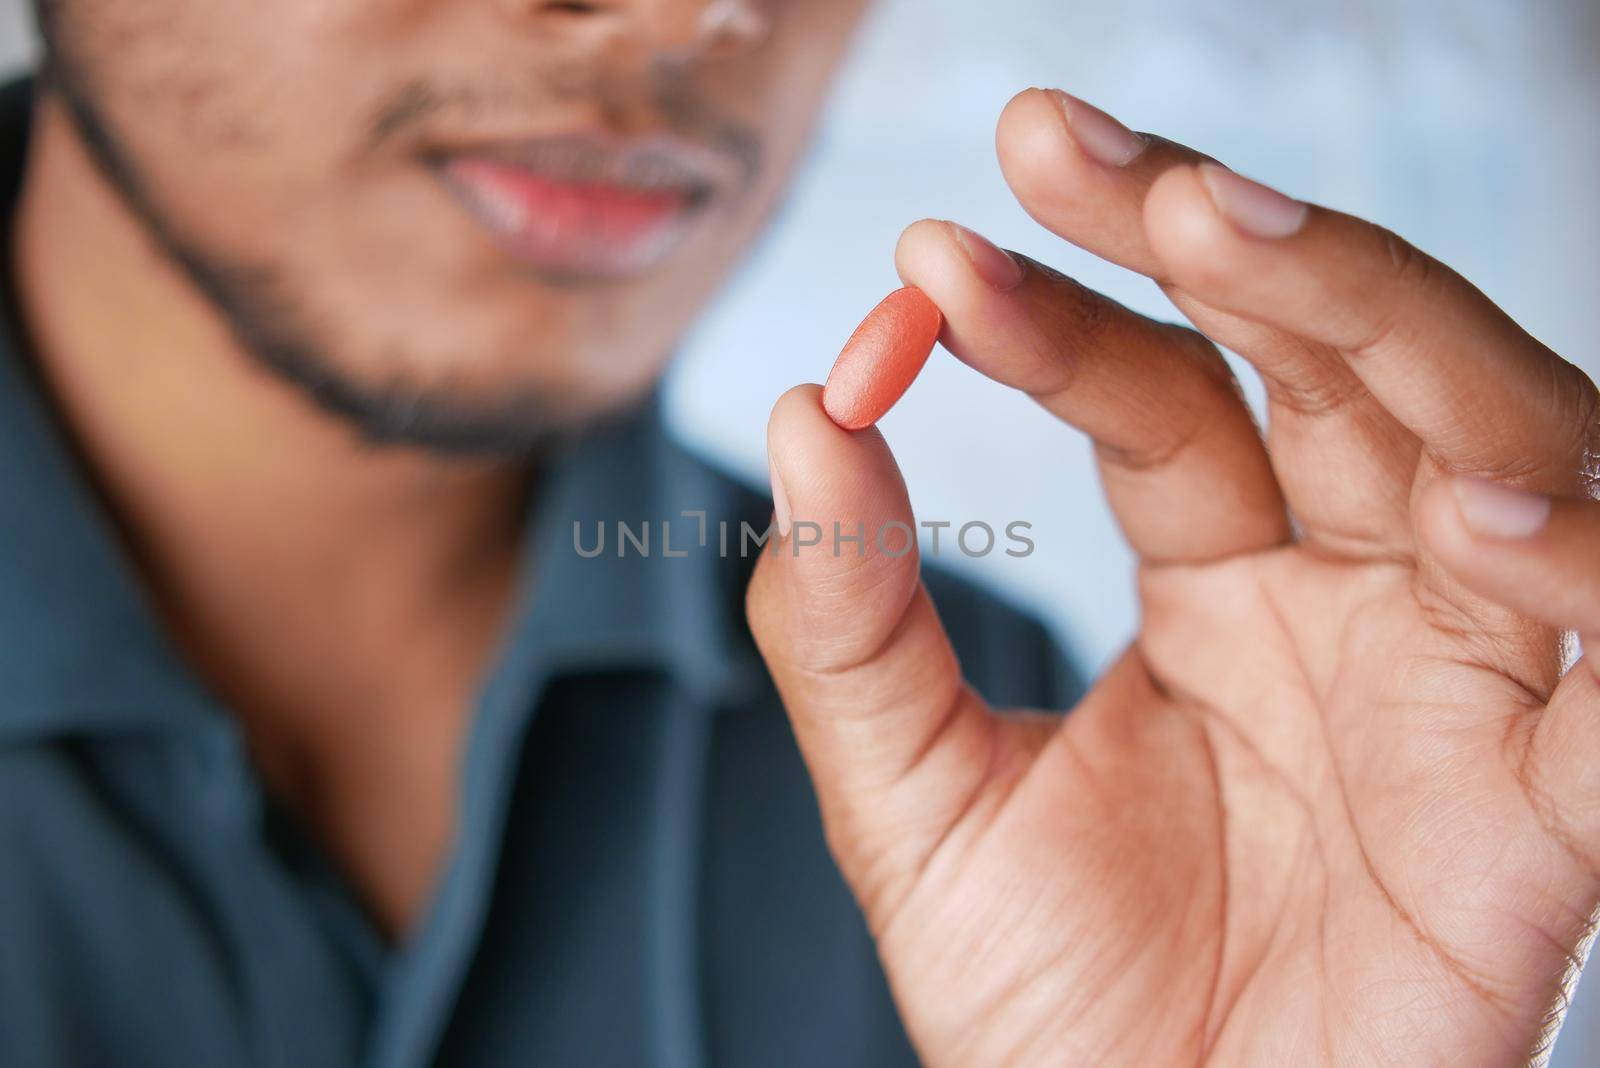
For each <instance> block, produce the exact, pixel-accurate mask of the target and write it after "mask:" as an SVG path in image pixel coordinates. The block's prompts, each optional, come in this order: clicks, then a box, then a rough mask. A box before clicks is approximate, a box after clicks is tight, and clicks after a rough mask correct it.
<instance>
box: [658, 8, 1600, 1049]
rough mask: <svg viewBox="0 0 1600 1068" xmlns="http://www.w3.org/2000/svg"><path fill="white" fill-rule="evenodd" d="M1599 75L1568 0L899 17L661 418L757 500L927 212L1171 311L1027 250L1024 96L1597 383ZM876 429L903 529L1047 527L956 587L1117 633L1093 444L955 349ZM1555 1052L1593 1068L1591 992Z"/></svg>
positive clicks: (1116, 583)
mask: <svg viewBox="0 0 1600 1068" xmlns="http://www.w3.org/2000/svg"><path fill="white" fill-rule="evenodd" d="M796 2H804V0H796ZM1597 56H1600V4H1595V3H1585V2H1584V0H1492V2H1491V0H1444V2H1438V3H1422V2H1405V0H1400V2H1396V0H1388V2H1385V0H1364V2H1357V3H1345V4H1329V3H1326V2H1309V0H1274V2H1272V3H1270V4H1268V3H1243V2H1226V3H1216V2H1212V3H1195V2H1192V0H1190V2H1185V0H1138V2H1128V0H1118V2H1115V3H1098V4H1094V3H1076V2H1072V0H982V2H978V0H886V2H885V3H883V4H882V5H881V6H880V8H879V10H878V12H877V15H876V17H875V18H874V20H873V22H872V24H871V25H870V26H869V28H868V32H867V33H866V35H865V36H864V37H863V38H862V40H861V42H860V46H859V48H858V49H857V51H856V54H855V55H854V57H853V60H852V62H851V64H850V66H849V68H848V70H847V72H846V76H845V79H844V82H843V83H842V85H841V86H840V90H839V93H838V95H837V98H836V102H835V106H834V108H833V109H832V111H831V113H830V115H829V117H828V120H827V122H826V123H825V125H824V128H823V130H822V131H821V138H820V141H819V143H818V148H817V151H816V153H815V154H814V157H813V159H812V160H811V163H810V165H809V167H808V168H807V170H806V171H805V173H804V174H803V175H802V177H801V180H800V183H799V185H798V187H797V188H796V190H795V196H794V197H793V199H792V201H791V203H790V206H789V207H788V209H787V210H786V211H785V213H784V214H783V215H782V216H781V218H780V219H779V220H778V225H777V228H776V230H775V231H774V233H773V234H772V236H771V238H770V239H769V240H768V241H767V242H766V243H765V244H764V245H763V247H762V248H761V249H760V250H759V251H758V254H757V255H756V257H755V259H754V260H753V261H752V263H751V265H750V267H749V269H748V270H747V271H745V272H744V274H743V275H742V276H741V278H740V279H739V281H738V283H737V284H736V285H735V286H734V288H733V289H732V290H731V291H730V292H729V293H728V294H727V296H726V298H725V299H724V300H723V301H722V302H721V303H720V305H719V306H718V307H716V308H715V309H714V310H713V312H712V314H711V315H709V316H708V317H707V318H706V319H705V320H704V322H703V323H702V325H701V327H700V328H699V329H698V330H697V331H696V333H695V334H694V336H693V337H692V339H691V341H690V344H689V345H688V346H687V348H686V351H685V354H684V358H683V359H682V360H681V361H680V363H679V365H678V366H677V368H676V373H675V375H674V377H673V380H672V385H673V391H672V394H671V397H672V400H673V405H674V407H673V412H674V415H675V418H676V422H677V425H678V426H679V428H680V430H681V432H682V433H683V435H684V436H685V437H687V438H689V439H691V440H692V441H694V442H697V443H698V444H700V445H701V446H702V447H703V448H704V449H705V450H707V451H709V452H710V453H712V454H713V455H715V456H716V457H718V458H720V459H722V460H723V461H724V462H726V463H729V464H731V465H733V466H734V467H735V468H736V469H737V470H739V471H740V472H741V473H743V474H744V475H746V476H747V477H748V478H749V479H750V480H751V481H752V482H758V483H759V482H763V481H764V480H765V477H766V460H765V453H764V428H765V425H766V420H767V414H768V412H769V410H770V409H771V406H772V402H773V401H774V400H775V399H776V398H777V396H778V395H779V394H780V393H782V392H783V390H785V389H787V388H788V387H789V386H792V385H794V384H795V383H797V382H802V381H821V380H822V378H823V377H824V376H826V374H827V371H828V368H829V366H830V365H831V364H832V361H833V357H834V356H835V355H836V354H837V353H838V349H839V345H840V344H841V343H842V342H843V341H844V339H845V338H846V337H848V336H849V333H850V331H851V329H852V328H853V327H854V326H855V324H856V323H857V321H859V319H860V318H861V316H862V315H863V314H865V312H866V310H867V309H868V308H869V307H870V306H871V305H872V303H873V302H874V301H875V300H877V299H878V298H879V297H881V296H882V295H883V294H884V293H885V292H887V291H888V289H889V288H891V287H893V286H894V285H896V284H897V282H896V278H895V274H894V266H893V257H892V254H893V250H894V243H895V239H896V237H897V236H898V235H899V233H900V231H901V229H902V228H904V227H905V225H906V224H908V223H910V222H912V221H914V220H915V219H918V218H920V217H923V216H935V217H940V218H954V219H956V220H959V221H961V222H963V223H966V224H967V225H970V226H972V227H974V228H975V229H977V230H979V231H980V232H982V233H985V234H987V235H989V236H990V237H992V238H994V239H996V240H998V241H1000V242H1001V243H1002V244H1005V245H1008V246H1009V247H1012V248H1016V249H1019V250H1021V251H1023V252H1026V253H1028V254H1029V255H1032V256H1036V257H1038V258H1040V259H1042V260H1044V261H1046V262H1049V263H1052V264H1054V265H1055V266H1057V267H1060V268H1061V269H1063V270H1065V271H1067V272H1068V273H1071V274H1073V275H1075V276H1076V277H1078V278H1079V279H1081V280H1082V281H1084V282H1085V283H1087V284H1089V285H1092V286H1094V287H1096V288H1099V289H1101V290H1103V291H1104V292H1106V293H1109V294H1110V295H1111V296H1113V297H1115V298H1116V299H1118V300H1120V301H1122V302H1123V303H1125V304H1128V305H1130V306H1132V307H1134V308H1136V309H1138V310H1140V311H1143V312H1146V313H1149V314H1153V315H1159V316H1162V317H1165V318H1173V317H1175V313H1174V312H1173V310H1172V309H1171V308H1170V306H1169V305H1168V304H1167V303H1166V300H1165V298H1163V297H1162V296H1161V295H1160V294H1159V293H1158V292H1157V291H1156V289H1155V287H1154V286H1153V285H1152V284H1151V283H1149V282H1147V281H1144V280H1142V279H1139V278H1136V277H1134V276H1131V275H1129V274H1127V273H1126V272H1123V271H1121V270H1119V269H1117V268H1113V267H1110V266H1108V265H1106V264H1104V263H1101V262H1099V261H1097V260H1095V259H1093V258H1092V257H1090V256H1088V255H1087V254H1085V253H1082V252H1080V251H1078V250H1077V249H1074V248H1071V247H1070V246H1067V245H1066V244H1065V243H1064V242H1061V241H1060V240H1058V239H1056V238H1054V237H1052V236H1051V235H1049V234H1047V233H1044V232H1042V231H1041V230H1040V229H1039V228H1038V227H1037V226H1036V225H1035V224H1034V223H1033V222H1032V221H1031V220H1029V219H1028V218H1027V217H1026V216H1025V215H1024V214H1023V212H1022V210H1021V209H1020V208H1018V207H1017V206H1016V204H1015V202H1014V201H1013V200H1012V199H1011V197H1010V195H1009V194H1008V192H1007V191H1006V188H1005V185H1004V183H1003V182H1002V181H1001V178H1000V174H999V168H998V166H997V165H996V163H995V160H994V152H993V130H994V121H995V118H996V117H997V116H998V114H999V112H1000V109H1001V107H1002V106H1003V105H1004V104H1005V102H1006V101H1007V100H1008V99H1009V98H1010V97H1011V95H1012V94H1013V93H1015V92H1016V91H1017V90H1019V89H1022V88H1025V87H1027V86H1029V85H1041V86H1059V87H1061V88H1064V89H1067V90H1069V91H1071V92H1073V93H1075V94H1077V95H1079V96H1082V97H1084V98H1085V99H1087V100H1089V101H1091V102H1093V103H1096V104H1099V105H1100V106H1102V107H1104V108H1105V109H1106V110H1108V111H1110V112H1112V113H1113V114H1115V115H1117V116H1118V117H1120V118H1122V119H1123V120H1124V121H1125V122H1127V123H1128V124H1129V125H1131V126H1134V127H1135V128H1138V129H1144V130H1150V131H1154V132H1157V133H1160V134H1162V135H1164V136H1167V137H1171V138H1174V139H1176V140H1179V141H1182V142H1185V143H1187V144H1190V145H1193V146H1194V147H1196V148H1199V149H1201V150H1203V151H1205V152H1207V153H1209V154H1211V155H1213V156H1215V157H1217V158H1218V159H1220V160H1222V161H1223V162H1225V163H1227V164H1229V165H1230V166H1232V167H1233V168H1235V169H1236V170H1239V171H1241V172H1242V173H1245V174H1249V175H1252V176H1255V177H1258V178H1261V179H1263V180H1265V181H1268V182H1270V183H1272V184H1274V185H1276V186H1278V187H1279V188H1281V189H1284V190H1285V191H1287V192H1289V193H1291V194H1292V195H1295V196H1298V197H1302V198H1305V199H1310V200H1314V201H1317V202H1319V203H1324V204H1328V205H1331V206H1335V207H1338V208H1341V209H1343V210H1346V211H1350V212H1354V213H1356V214H1359V215H1363V216H1366V217H1367V218H1370V219H1374V220H1376V221H1379V222H1381V223H1383V224H1385V225H1387V226H1389V227H1391V228H1393V229H1396V230H1398V231H1399V232H1400V233H1402V234H1403V235H1405V236H1406V237H1408V238H1410V239H1411V240H1412V241H1413V242H1415V243H1416V244H1418V245H1420V246H1421V247H1423V248H1425V249H1427V250H1429V251H1430V252H1432V253H1434V254H1435V255H1436V256H1438V257H1440V258H1441V259H1443V260H1444V261H1445V262H1447V263H1449V264H1451V265H1452V266H1454V267H1455V268H1456V269H1458V270H1460V271H1461V272H1462V273H1464V274H1465V275H1466V276H1467V277H1468V278H1470V279H1472V280H1473V281H1474V282H1475V283H1477V284H1478V285H1479V286H1480V287H1481V288H1482V289H1484V290H1485V291H1486V292H1487V293H1488V294H1489V295H1490V296H1491V297H1493V298H1494V299H1495V300H1496V301H1498V302H1499V303H1500V304H1501V305H1502V306H1503V307H1505V308H1506V309H1507V310H1508V311H1510V312H1511V313H1512V314H1513V315H1514V316H1516V317H1517V318H1518V319H1519V320H1520V321H1521V322H1522V323H1523V324H1524V325H1525V326H1526V327H1527V328H1528V329H1530V330H1531V331H1532V332H1533V333H1535V334H1536V335H1538V336H1539V337H1540V338H1541V339H1543V340H1544V341H1545V342H1546V343H1547V344H1549V345H1550V346H1551V347H1552V348H1554V349H1556V350H1557V351H1558V352H1561V353H1562V354H1563V355H1564V356H1566V357H1567V358H1568V359H1570V360H1572V361H1574V362H1575V363H1578V364H1581V365H1582V366H1584V367H1585V368H1586V369H1587V370H1588V371H1589V373H1590V374H1591V375H1597V373H1600V343H1597V341H1596V308H1597V304H1600V207H1597V203H1600V115H1597V110H1600V109H1597V103H1600V59H1597ZM1241 371H1242V372H1243V373H1245V374H1246V380H1247V381H1248V382H1250V383H1251V385H1252V388H1253V386H1254V383H1253V379H1250V378H1249V377H1248V372H1247V369H1243V368H1241ZM1256 392H1257V394H1258V393H1259V391H1256ZM882 426H883V430H884V433H885V434H886V435H887V437H888V439H889V441H890V443H891V445H893V447H894V449H895V454H896V456H897V457H898V458H899V461H900V464H901V466H902V468H903V469H904V471H905V474H906V478H907V481H908V483H909V485H910V488H911V493H912V499H913V501H914V502H915V503H916V506H917V511H918V516H919V518H922V519H959V520H968V519H983V520H987V521H989V522H990V523H991V524H992V525H994V526H995V527H996V528H997V529H998V528H1000V527H1003V525H1004V524H1005V523H1006V522H1009V521H1010V520H1012V519H1026V520H1029V521H1031V522H1033V523H1034V524H1035V528H1036V529H1035V531H1034V535H1035V538H1036V540H1037V542H1038V546H1039V548H1038V551H1037V552H1036V553H1035V554H1034V555H1033V556H1032V557H1031V558H1029V559H1027V560H1020V561H1019V560H1016V559H1011V558H1007V557H1004V556H1001V555H998V554H997V558H992V559H989V560H986V561H972V562H970V564H969V566H970V568H971V570H972V571H974V572H975V573H977V574H979V575H981V576H982V577H984V578H985V579H987V580H989V581H991V582H993V583H994V584H996V585H998V586H1000V587H1002V588H1003V589H1004V590H1005V591H1006V592H1008V593H1009V594H1011V595H1012V596H1013V597H1015V598H1017V599H1019V600H1021V601H1023V602H1025V603H1027V604H1029V605H1030V606H1032V607H1033V608H1035V609H1036V610H1038V611H1040V612H1041V613H1043V614H1045V615H1046V616H1047V617H1048V618H1049V619H1051V620H1052V621H1053V622H1054V623H1055V625H1056V626H1057V628H1058V629H1059V631H1060V633H1061V635H1062V636H1063V638H1064V639H1066V640H1067V641H1069V642H1070V643H1071V644H1072V645H1073V647H1074V648H1075V649H1077V650H1078V652H1079V653H1080V654H1081V655H1083V656H1085V657H1086V658H1087V659H1088V660H1089V661H1090V662H1091V663H1096V664H1098V663H1102V662H1104V661H1105V660H1106V659H1107V658H1108V657H1110V656H1112V655H1114V654H1115V653H1116V651H1117V650H1118V649H1119V648H1121V647H1122V645H1123V644H1124V643H1126V642H1127V641H1128V639H1129V637H1130V636H1131V634H1132V632H1133V627H1134V624H1135V605H1134V600H1133V596H1132V588H1131V574H1132V572H1131V561H1130V558H1129V556H1128V554H1127V552H1126V551H1125V549H1124V548H1123V546H1122V543H1121V541H1120V540H1119V538H1118V535H1117V533H1116V531H1115V529H1114V528H1113V527H1112V525H1111V523H1110V521H1109V519H1108V517H1107V515H1106V513H1105V510H1104V508H1103V507H1102V504H1101V499H1100V493H1099V489H1098V485H1097V483H1096V480H1095V476H1094V472H1093V468H1092V465H1091V459H1090V454H1089V449H1088V447H1087V445H1086V444H1085V442H1084V440H1083V439H1082V438H1081V437H1080V436H1078V435H1077V434H1075V433H1074V432H1072V431H1070V430H1068V429H1066V428H1064V427H1062V426H1061V425H1059V424H1057V423H1055V422H1053V421H1052V420H1051V418H1050V417H1048V416H1046V415H1045V414H1043V413H1042V412H1040V411H1039V410H1037V409H1036V408H1035V407H1034V406H1033V405H1032V404H1031V403H1030V402H1029V401H1027V400H1026V399H1024V398H1022V397H1020V396H1016V395H1012V394H1009V393H1008V392H1007V391H1005V390H1003V389H1001V388H999V387H998V386H994V385H992V384H990V383H988V382H986V381H984V380H982V379H981V378H979V377H978V376H977V375H976V374H975V373H973V372H971V371H969V370H967V369H966V368H965V367H964V366H962V365H961V364H960V363H958V362H957V361H956V360H954V359H953V358H951V357H949V356H948V355H945V354H943V353H939V354H936V355H935V358H934V360H933V361H931V362H930V364H929V366H928V369H927V370H926V371H925V372H924V373H923V375H922V377H921V378H920V379H919V380H918V382H917V384H916V386H915V387H913V389H912V391H911V392H910V393H909V394H908V395H907V397H906V399H905V400H904V401H903V402H902V403H901V405H900V406H899V407H898V408H897V409H896V410H895V411H894V412H893V413H892V414H890V416H889V417H888V418H887V419H885V420H884V422H883V424H882ZM946 559H947V560H948V559H949V558H948V557H946ZM954 562H956V563H961V562H962V561H961V560H960V559H959V558H956V560H955V561H954ZM1595 758H1596V759H1597V760H1600V753H1596V754H1595ZM1592 970H1600V968H1597V969H1592ZM1591 988H1592V989H1591ZM1553 1063H1554V1064H1555V1065H1556V1066H1557V1068H1592V1066H1593V1065H1595V1064H1597V1063H1600V980H1591V981H1589V983H1588V984H1587V988H1585V989H1584V990H1583V991H1582V992H1581V993H1580V1007H1579V1008H1578V1009H1577V1010H1575V1011H1574V1013H1573V1014H1572V1015H1571V1016H1570V1017H1569V1019H1568V1022H1567V1025H1566V1029H1565V1032H1564V1034H1563V1037H1562V1039H1561V1041H1560V1043H1559V1044H1558V1047H1557V1054H1556V1057H1555V1059H1554V1061H1553Z"/></svg>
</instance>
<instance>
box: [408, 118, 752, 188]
mask: <svg viewBox="0 0 1600 1068" xmlns="http://www.w3.org/2000/svg"><path fill="white" fill-rule="evenodd" d="M426 155H427V156H429V157H430V158H431V159H432V160H433V161H434V162H435V163H439V164H443V163H446V162H448V161H449V160H450V159H452V158H458V157H469V156H475V157H479V158H487V159H494V160H497V161H500V162H502V163H506V164H509V165H512V166H516V167H523V168H526V169H527V170H530V171H533V172H535V173H538V174H540V175H543V176H546V177H550V178H555V179H557V180H563V181H570V182H574V183H585V184H595V185H608V186H614V187H617V188H622V189H633V190H638V191H641V192H672V193H679V194H682V195H683V196H684V197H685V198H686V199H689V200H691V201H700V200H703V199H706V198H708V197H710V196H711V195H712V194H714V193H715V192H717V191H718V190H720V189H724V188H727V187H729V186H731V185H732V184H733V183H734V182H736V180H737V164H736V162H735V161H733V160H731V159H729V158H728V157H727V156H725V155H723V154H722V153H718V152H716V151H714V150H712V149H710V148H707V147H705V146H703V145H699V144H697V143H695V142H693V141H689V140H686V139H684V138H681V137H676V136H673V135H671V134H667V133H653V134H646V135H642V136H620V135H614V134H608V133H599V132H593V131H580V132H572V133H563V134H555V135H549V136H542V137H524V138H504V139H498V140H484V141H478V142H472V143H463V144H457V145H451V146H447V147H440V148H435V149H432V150H429V151H428V152H427V153H426Z"/></svg>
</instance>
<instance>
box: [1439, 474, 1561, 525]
mask: <svg viewBox="0 0 1600 1068" xmlns="http://www.w3.org/2000/svg"><path fill="white" fill-rule="evenodd" d="M1454 488H1455V492H1456V506H1457V507H1458V508H1460V509H1461V519H1462V521H1463V522H1464V523H1466V524H1467V529H1468V530H1470V531H1472V533H1474V534H1477V535H1478V536H1479V537H1484V538H1531V537H1532V536H1533V535H1535V534H1537V533H1539V531H1541V530H1543V529H1544V527H1545V524H1546V523H1548V522H1549V521H1550V498H1549V497H1546V496H1544V495H1543V494H1539V493H1529V492H1527V491H1526V490H1518V489H1511V488H1510V487H1508V486H1501V485H1499V484H1497V483H1494V482H1489V481H1487V480H1485V479H1481V478H1457V479H1456V480H1455V487H1454Z"/></svg>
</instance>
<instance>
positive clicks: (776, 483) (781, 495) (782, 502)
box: [767, 456, 790, 538]
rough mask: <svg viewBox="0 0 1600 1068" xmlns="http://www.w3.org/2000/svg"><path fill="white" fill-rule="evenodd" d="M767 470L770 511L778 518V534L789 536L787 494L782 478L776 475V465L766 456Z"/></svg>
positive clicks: (784, 536) (782, 536)
mask: <svg viewBox="0 0 1600 1068" xmlns="http://www.w3.org/2000/svg"><path fill="white" fill-rule="evenodd" d="M767 470H768V472H769V473H770V474H771V476H772V513H773V515H774V516H775V517H776V518H777V520H778V536H779V537H780V538H787V537H788V536H789V525H790V523H789V495H788V494H787V493H785V492H784V491H783V479H782V478H780V477H779V476H778V465H777V464H776V463H774V462H773V461H772V457H770V456H768V457H767Z"/></svg>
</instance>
